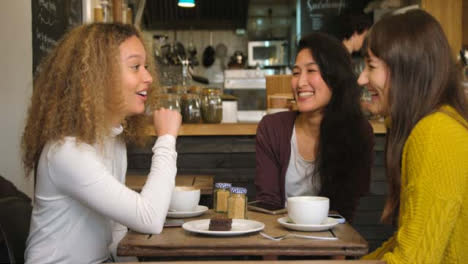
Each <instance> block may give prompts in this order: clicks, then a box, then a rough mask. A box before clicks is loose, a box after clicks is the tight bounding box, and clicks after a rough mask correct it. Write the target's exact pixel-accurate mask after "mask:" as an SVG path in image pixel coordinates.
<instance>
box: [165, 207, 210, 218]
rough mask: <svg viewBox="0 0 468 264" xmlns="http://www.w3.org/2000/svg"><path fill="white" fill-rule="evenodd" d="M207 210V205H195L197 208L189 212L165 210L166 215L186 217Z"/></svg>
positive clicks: (197, 214)
mask: <svg viewBox="0 0 468 264" xmlns="http://www.w3.org/2000/svg"><path fill="white" fill-rule="evenodd" d="M206 211H208V207H206V206H204V205H197V208H195V210H193V211H191V212H178V211H169V212H167V217H169V218H187V217H194V216H199V215H202V214H203V213H204V212H206Z"/></svg>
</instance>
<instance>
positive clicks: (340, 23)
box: [333, 13, 372, 54]
mask: <svg viewBox="0 0 468 264" xmlns="http://www.w3.org/2000/svg"><path fill="white" fill-rule="evenodd" d="M335 21H336V22H335V23H336V24H335V25H334V28H335V29H334V33H333V35H334V36H335V37H337V38H338V39H339V40H340V41H341V42H342V43H343V45H344V46H345V47H346V50H348V52H349V54H353V53H354V52H360V51H361V48H362V44H363V43H364V39H365V37H366V34H367V31H368V30H369V28H370V27H371V26H372V21H371V19H370V18H369V17H368V16H366V15H363V14H352V13H343V14H341V15H339V16H338V17H337V18H336V20H335Z"/></svg>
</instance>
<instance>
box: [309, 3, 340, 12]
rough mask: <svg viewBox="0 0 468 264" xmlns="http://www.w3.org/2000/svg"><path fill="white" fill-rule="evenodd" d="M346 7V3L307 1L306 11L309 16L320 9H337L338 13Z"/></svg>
mask: <svg viewBox="0 0 468 264" xmlns="http://www.w3.org/2000/svg"><path fill="white" fill-rule="evenodd" d="M345 7H346V1H344V0H340V1H338V2H337V1H336V0H335V1H333V0H308V1H307V9H308V11H309V14H312V13H313V12H315V11H319V10H321V9H331V8H333V9H338V13H340V12H341V9H342V8H345Z"/></svg>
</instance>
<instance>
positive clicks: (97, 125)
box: [21, 23, 181, 264]
mask: <svg viewBox="0 0 468 264" xmlns="http://www.w3.org/2000/svg"><path fill="white" fill-rule="evenodd" d="M150 56H151V55H150V54H148V53H147V49H146V48H145V46H144V42H143V38H142V36H141V34H140V32H139V31H138V30H137V29H135V28H134V27H133V26H131V25H128V24H119V23H114V24H111V23H109V24H103V23H95V24H87V25H82V26H79V27H76V28H74V29H73V30H71V31H70V32H68V33H67V34H66V35H65V36H64V37H63V38H62V39H61V40H60V41H59V43H58V44H57V46H56V47H55V48H54V49H53V50H52V51H51V53H50V54H49V56H48V57H47V58H46V59H45V60H44V61H43V62H42V63H41V65H40V69H41V70H40V71H39V72H38V75H37V76H36V77H35V80H34V90H33V95H32V99H31V105H30V107H29V113H28V118H27V123H26V127H25V130H24V133H23V138H22V145H21V147H22V152H23V153H22V155H23V157H22V158H23V163H24V167H25V170H26V175H29V174H30V172H32V171H34V173H35V179H36V183H35V194H34V208H33V212H32V217H31V224H30V233H29V237H28V240H27V243H26V252H25V259H26V263H35V264H36V263H101V262H103V261H106V260H108V259H109V258H112V257H111V253H112V256H115V250H116V247H117V243H118V242H119V241H120V239H121V238H122V237H123V236H124V235H125V233H126V231H127V228H126V227H129V228H131V229H132V230H135V231H138V232H142V233H151V234H158V233H160V232H161V230H162V229H163V225H164V221H165V218H166V214H167V210H168V207H169V203H170V199H171V194H172V190H173V189H174V185H175V176H176V171H177V169H176V159H177V153H176V150H175V142H176V137H177V133H178V130H179V127H180V124H181V116H180V114H179V113H178V112H177V111H171V110H167V109H161V110H157V111H155V112H154V113H152V114H153V118H152V119H153V125H154V128H155V132H156V135H157V136H158V138H157V140H156V142H155V144H154V146H153V148H152V150H153V158H152V163H151V168H150V173H149V175H148V179H147V181H146V183H145V185H144V187H143V188H142V191H141V193H137V192H134V191H132V190H130V189H129V188H127V187H126V186H125V174H126V169H127V155H126V145H125V143H126V142H135V143H142V144H143V143H144V142H145V141H144V138H145V136H144V135H145V127H146V125H147V120H148V119H147V117H146V116H145V115H143V113H144V112H145V105H146V104H145V102H147V99H151V98H153V96H152V95H153V94H154V93H157V92H158V90H157V89H158V87H157V86H156V85H155V82H153V76H155V75H154V67H153V66H152V64H151V59H150ZM122 225H123V226H122Z"/></svg>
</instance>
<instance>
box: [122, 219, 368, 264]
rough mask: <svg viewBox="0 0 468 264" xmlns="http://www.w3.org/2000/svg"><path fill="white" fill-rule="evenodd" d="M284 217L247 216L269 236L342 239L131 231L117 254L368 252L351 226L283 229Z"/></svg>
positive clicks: (342, 254) (192, 254) (270, 255)
mask: <svg viewBox="0 0 468 264" xmlns="http://www.w3.org/2000/svg"><path fill="white" fill-rule="evenodd" d="M213 215H214V213H213V212H212V210H209V211H208V212H207V213H205V214H203V215H202V216H199V217H195V218H186V219H185V221H186V222H187V221H191V220H197V219H206V218H211V217H212V216H213ZM283 216H284V215H268V214H262V213H257V212H252V211H249V212H248V213H247V217H248V219H250V220H256V221H260V222H263V223H264V224H265V229H264V230H263V231H264V232H265V233H267V234H270V235H273V236H276V235H281V234H285V233H287V232H297V233H300V234H310V235H318V236H332V233H333V234H334V235H335V236H336V237H338V238H339V239H338V240H333V241H325V240H312V239H302V238H287V239H284V240H282V241H272V240H269V239H266V238H263V237H262V236H260V234H258V232H257V233H251V234H246V235H241V236H232V237H217V236H206V235H199V234H195V233H191V232H187V231H185V230H184V229H182V228H181V227H176V228H164V230H163V231H162V233H161V234H159V235H148V234H140V233H136V232H133V231H129V232H128V233H127V235H126V236H125V237H124V238H123V239H122V240H121V241H120V243H119V246H118V250H117V254H118V255H121V256H139V257H163V256H263V257H264V259H271V258H272V257H274V256H362V255H364V254H366V253H367V251H368V244H367V241H366V240H364V238H363V237H362V236H361V235H360V234H359V233H358V232H357V231H356V230H354V229H353V227H351V225H349V224H347V223H345V224H339V225H337V226H335V227H334V228H333V229H332V231H333V232H330V231H322V232H299V231H290V230H286V229H285V228H284V227H282V226H281V225H280V224H279V223H278V222H277V219H278V218H280V217H283Z"/></svg>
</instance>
